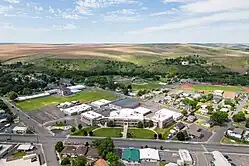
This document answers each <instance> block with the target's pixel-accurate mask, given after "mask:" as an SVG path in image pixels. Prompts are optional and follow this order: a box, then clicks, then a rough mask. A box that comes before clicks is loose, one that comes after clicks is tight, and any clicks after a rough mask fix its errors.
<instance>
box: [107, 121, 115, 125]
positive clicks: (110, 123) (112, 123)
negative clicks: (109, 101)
mask: <svg viewBox="0 0 249 166" xmlns="http://www.w3.org/2000/svg"><path fill="white" fill-rule="evenodd" d="M107 127H115V124H114V122H113V121H112V120H110V121H109V122H107Z"/></svg>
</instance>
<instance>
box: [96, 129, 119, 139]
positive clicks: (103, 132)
mask: <svg viewBox="0 0 249 166" xmlns="http://www.w3.org/2000/svg"><path fill="white" fill-rule="evenodd" d="M122 131H123V128H101V129H98V130H96V131H94V132H93V136H96V137H120V133H121V132H122Z"/></svg>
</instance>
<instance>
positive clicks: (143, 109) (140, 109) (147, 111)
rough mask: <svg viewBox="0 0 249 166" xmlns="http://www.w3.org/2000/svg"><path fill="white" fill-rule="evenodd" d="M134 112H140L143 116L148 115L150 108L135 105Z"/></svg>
mask: <svg viewBox="0 0 249 166" xmlns="http://www.w3.org/2000/svg"><path fill="white" fill-rule="evenodd" d="M134 111H135V113H138V114H142V115H143V116H146V115H148V114H149V113H151V110H150V109H148V108H145V107H137V108H135V109H134Z"/></svg>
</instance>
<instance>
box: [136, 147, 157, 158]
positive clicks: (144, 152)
mask: <svg viewBox="0 0 249 166" xmlns="http://www.w3.org/2000/svg"><path fill="white" fill-rule="evenodd" d="M140 159H141V160H143V159H145V160H146V159H151V160H160V157H159V153H158V150H156V149H151V148H145V149H140Z"/></svg>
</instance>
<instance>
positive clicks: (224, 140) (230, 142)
mask: <svg viewBox="0 0 249 166" xmlns="http://www.w3.org/2000/svg"><path fill="white" fill-rule="evenodd" d="M221 143H223V144H244V143H243V142H239V141H235V140H233V139H229V138H227V137H225V136H224V137H223V138H222V139H221Z"/></svg>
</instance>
